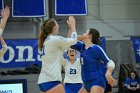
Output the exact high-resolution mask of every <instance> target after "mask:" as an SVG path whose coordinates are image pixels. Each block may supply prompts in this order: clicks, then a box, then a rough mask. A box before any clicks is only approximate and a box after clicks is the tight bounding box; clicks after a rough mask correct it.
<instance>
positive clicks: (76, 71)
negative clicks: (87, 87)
mask: <svg viewBox="0 0 140 93" xmlns="http://www.w3.org/2000/svg"><path fill="white" fill-rule="evenodd" d="M63 66H64V69H65V78H64V84H65V91H66V93H78V91H79V90H80V89H81V88H82V83H83V82H82V79H81V64H80V56H79V54H78V51H76V50H74V49H71V48H69V49H68V50H67V57H65V59H64V65H63Z"/></svg>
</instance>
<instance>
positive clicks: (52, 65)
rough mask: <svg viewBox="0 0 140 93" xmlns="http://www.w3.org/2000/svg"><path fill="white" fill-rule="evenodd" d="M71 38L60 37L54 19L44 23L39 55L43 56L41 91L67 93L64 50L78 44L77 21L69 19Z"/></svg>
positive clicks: (72, 18)
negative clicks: (63, 69) (63, 73)
mask: <svg viewBox="0 0 140 93" xmlns="http://www.w3.org/2000/svg"><path fill="white" fill-rule="evenodd" d="M67 23H68V26H69V31H70V32H69V33H71V37H70V38H64V37H61V36H58V33H59V25H58V24H57V22H56V21H55V20H54V19H51V18H50V19H48V20H46V21H44V22H43V24H42V26H41V31H40V35H39V45H38V49H39V53H40V54H42V57H41V61H42V68H41V72H40V75H39V79H38V85H39V88H40V91H41V92H43V93H65V91H64V87H63V84H62V83H61V82H62V76H61V67H62V64H61V62H62V58H63V53H64V50H66V49H67V48H69V47H70V46H71V45H74V44H76V42H77V33H76V28H75V19H74V17H73V16H70V17H69V20H68V21H67Z"/></svg>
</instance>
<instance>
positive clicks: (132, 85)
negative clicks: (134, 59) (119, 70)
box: [125, 71, 140, 93]
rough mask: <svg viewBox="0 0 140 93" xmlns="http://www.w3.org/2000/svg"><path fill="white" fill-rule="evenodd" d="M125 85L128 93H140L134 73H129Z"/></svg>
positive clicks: (139, 85)
mask: <svg viewBox="0 0 140 93" xmlns="http://www.w3.org/2000/svg"><path fill="white" fill-rule="evenodd" d="M125 85H126V88H127V91H128V93H140V82H139V80H138V75H137V73H136V71H131V72H130V75H129V77H128V78H126V81H125Z"/></svg>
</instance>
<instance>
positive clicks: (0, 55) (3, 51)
mask: <svg viewBox="0 0 140 93" xmlns="http://www.w3.org/2000/svg"><path fill="white" fill-rule="evenodd" d="M0 42H1V44H2V49H1V50H0V58H1V57H2V56H3V55H4V54H5V52H6V51H7V45H6V43H5V41H4V40H3V38H2V37H0Z"/></svg>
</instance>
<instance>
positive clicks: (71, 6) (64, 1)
mask: <svg viewBox="0 0 140 93" xmlns="http://www.w3.org/2000/svg"><path fill="white" fill-rule="evenodd" d="M55 15H60V16H62V15H64V16H65V15H87V0H55Z"/></svg>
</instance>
